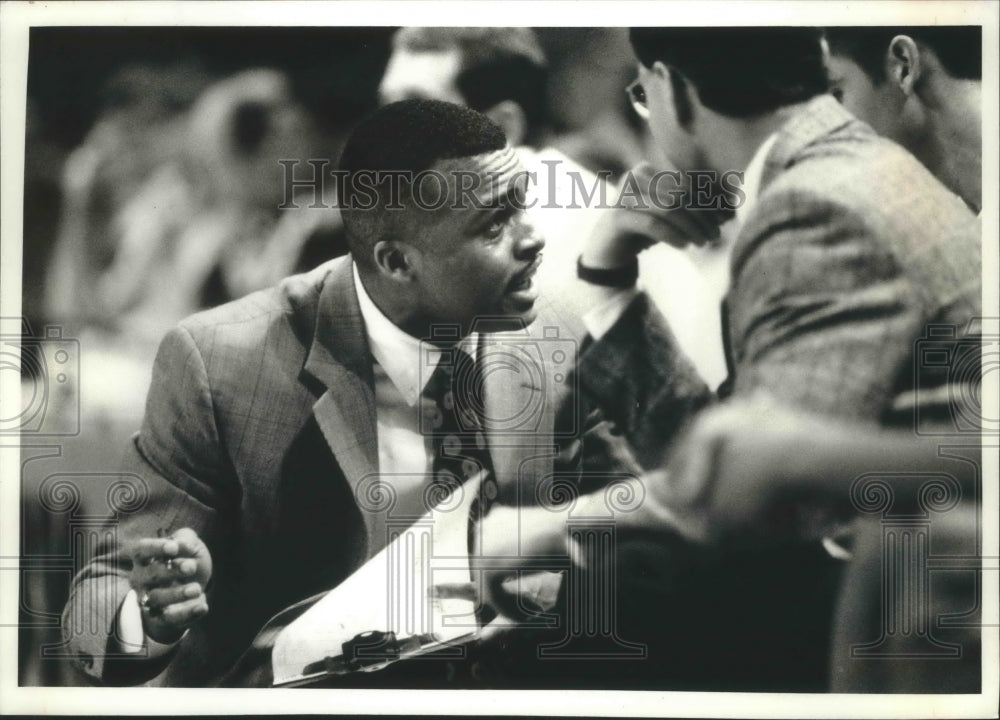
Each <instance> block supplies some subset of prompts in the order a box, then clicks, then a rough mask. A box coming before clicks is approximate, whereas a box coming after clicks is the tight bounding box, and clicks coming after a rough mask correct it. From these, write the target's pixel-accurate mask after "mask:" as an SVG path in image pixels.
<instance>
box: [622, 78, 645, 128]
mask: <svg viewBox="0 0 1000 720" xmlns="http://www.w3.org/2000/svg"><path fill="white" fill-rule="evenodd" d="M625 93H626V94H627V95H628V99H629V101H630V102H631V103H632V109H633V110H635V114H636V115H638V116H639V117H641V118H642V119H643V120H649V105H647V104H646V88H644V87H643V86H642V85H641V84H640V83H639V80H638V78H636V79H635V80H633V81H632V82H631V83H629V86H628V87H627V88H625Z"/></svg>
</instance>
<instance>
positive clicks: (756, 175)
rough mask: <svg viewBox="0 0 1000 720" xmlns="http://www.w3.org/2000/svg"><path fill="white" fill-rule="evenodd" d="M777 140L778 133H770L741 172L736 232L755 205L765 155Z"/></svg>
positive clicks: (758, 194) (762, 174)
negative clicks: (741, 180) (741, 187)
mask: <svg viewBox="0 0 1000 720" xmlns="http://www.w3.org/2000/svg"><path fill="white" fill-rule="evenodd" d="M777 139H778V133H772V134H771V135H770V136H768V138H767V139H766V140H765V141H764V142H762V143H761V145H760V147H759V148H757V152H755V153H754V155H753V158H751V160H750V164H749V165H747V169H746V170H745V171H744V172H743V202H742V204H741V205H740V206H739V207H738V208H736V218H735V225H736V229H737V230H739V228H741V227H743V223H744V222H746V219H747V217H749V215H750V211H751V210H753V208H754V206H755V205H756V204H757V199H758V197H759V196H760V181H761V179H762V178H763V176H764V164H765V162H767V155H768V153H770V152H771V148H772V147H774V143H775V141H776V140H777Z"/></svg>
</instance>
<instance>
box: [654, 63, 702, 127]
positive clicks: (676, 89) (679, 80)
mask: <svg viewBox="0 0 1000 720" xmlns="http://www.w3.org/2000/svg"><path fill="white" fill-rule="evenodd" d="M649 70H650V72H651V73H652V74H653V76H654V77H655V78H656V86H657V87H658V88H660V89H661V92H663V93H664V94H665V96H664V97H665V99H666V100H667V102H668V103H669V104H670V105H671V106H672V107H673V109H674V114H675V116H676V117H677V122H678V123H679V124H680V126H681V127H682V128H684V129H685V130H688V131H690V129H691V123H692V122H693V121H694V115H695V109H694V105H693V103H694V102H695V101H696V100H697V96H696V95H695V93H694V88H693V87H692V86H691V83H689V82H688V81H687V79H686V78H685V77H684V76H683V75H681V74H680V73H679V72H677V70H676V69H672V68H668V67H667V66H666V65H664V64H663V63H662V62H660V61H659V60H657V61H656V62H654V63H653V67H651V68H650V69H649ZM649 92H650V88H646V93H647V94H648V93H649ZM692 98H694V99H692Z"/></svg>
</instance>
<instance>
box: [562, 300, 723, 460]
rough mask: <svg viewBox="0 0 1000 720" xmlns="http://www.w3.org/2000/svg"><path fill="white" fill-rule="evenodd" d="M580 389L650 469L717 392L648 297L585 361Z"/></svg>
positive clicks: (586, 352) (589, 351) (591, 348)
mask: <svg viewBox="0 0 1000 720" xmlns="http://www.w3.org/2000/svg"><path fill="white" fill-rule="evenodd" d="M579 373H580V389H581V393H582V395H583V397H584V399H585V400H586V401H587V402H589V403H591V404H592V405H593V406H594V407H595V408H598V409H599V410H600V412H601V413H602V414H603V416H604V418H605V419H606V420H607V421H609V422H610V423H611V425H612V426H613V428H614V431H615V432H616V433H618V434H620V435H623V436H624V437H625V439H626V440H627V441H628V444H629V446H630V447H631V449H632V451H633V452H634V455H635V458H636V459H637V460H638V462H639V463H640V465H641V466H642V467H644V468H646V469H650V468H653V467H657V466H659V465H661V464H662V462H663V459H664V457H665V456H666V454H667V453H668V451H669V449H670V447H671V444H672V442H673V441H674V440H675V439H676V438H677V435H678V433H679V431H680V429H681V428H682V427H683V426H684V425H685V424H686V423H687V422H688V421H689V420H690V419H691V417H692V416H693V415H694V414H695V413H697V412H698V411H699V410H701V409H702V408H703V407H705V406H706V405H707V404H708V403H709V402H711V401H712V397H713V394H712V392H711V390H709V388H708V386H707V385H706V384H705V382H704V380H702V379H701V376H700V375H699V374H698V372H697V371H696V370H695V368H694V365H693V364H692V363H691V361H690V360H689V359H688V358H687V356H686V355H685V354H684V352H683V351H682V350H681V349H680V347H679V345H678V344H677V341H676V339H675V338H674V336H673V333H672V332H671V331H670V328H669V326H668V324H667V321H666V319H665V318H664V317H663V315H662V314H661V313H660V311H659V310H657V309H656V307H655V306H654V305H653V304H652V302H651V301H650V300H649V297H648V296H647V295H645V294H644V293H641V294H639V295H638V296H637V297H636V298H635V300H633V301H632V303H631V304H630V305H629V306H628V308H627V309H626V310H625V312H624V313H622V316H621V317H620V318H618V321H617V322H616V323H615V324H614V326H613V327H612V328H611V329H610V330H609V331H608V332H607V333H606V334H605V335H604V336H603V337H601V338H600V339H599V340H597V341H594V342H592V343H590V344H589V346H588V347H586V349H585V350H584V351H583V353H582V354H581V357H580V364H579Z"/></svg>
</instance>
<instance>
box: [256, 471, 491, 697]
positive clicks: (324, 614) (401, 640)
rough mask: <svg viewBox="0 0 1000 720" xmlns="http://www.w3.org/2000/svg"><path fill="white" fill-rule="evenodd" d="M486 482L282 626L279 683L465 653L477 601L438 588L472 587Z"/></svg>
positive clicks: (467, 488) (449, 501) (402, 534)
mask: <svg viewBox="0 0 1000 720" xmlns="http://www.w3.org/2000/svg"><path fill="white" fill-rule="evenodd" d="M481 480H482V477H481V475H477V476H475V477H473V478H471V479H469V480H468V481H466V482H465V483H463V484H462V485H460V486H458V487H456V488H455V489H454V490H453V491H452V493H451V494H449V495H448V496H447V497H446V498H445V499H444V500H443V501H442V502H441V503H439V504H438V505H437V506H436V507H434V508H432V509H431V510H430V511H429V512H428V513H427V514H425V515H424V516H423V517H421V518H419V519H418V520H417V521H416V522H414V523H413V524H412V525H410V526H409V527H406V528H405V529H401V530H400V531H399V532H398V534H396V535H395V537H394V538H393V539H392V540H391V541H390V542H389V543H388V545H387V546H386V547H385V548H384V549H383V550H382V551H381V552H379V553H378V554H377V555H376V556H375V557H373V558H372V559H371V560H369V561H368V562H367V563H365V564H364V565H363V566H362V567H360V568H358V570H356V571H355V572H354V574H352V575H351V576H350V577H348V578H347V579H346V580H344V581H343V582H342V583H341V584H340V585H338V586H337V587H336V588H334V589H333V590H331V591H329V592H328V593H326V594H325V595H324V596H323V597H322V598H320V599H319V600H318V601H316V602H315V604H313V605H312V607H310V608H309V609H308V610H306V611H305V612H304V613H302V614H301V615H300V616H299V617H297V618H296V619H295V620H294V621H292V622H291V623H290V624H289V625H288V626H287V627H285V628H284V629H283V630H281V632H280V633H279V634H278V636H277V638H276V639H275V641H274V648H273V650H272V653H271V665H272V671H273V678H274V679H273V686H274V687H295V686H298V685H303V684H308V683H311V682H315V681H316V680H318V679H321V678H322V677H324V676H327V675H345V674H349V673H355V672H376V671H378V670H381V669H383V668H385V667H388V666H389V665H391V664H392V663H394V662H397V661H399V660H405V659H409V658H415V657H418V656H421V655H426V654H429V653H432V652H436V651H441V650H445V649H448V648H452V649H455V652H456V653H458V654H461V653H462V652H463V651H462V649H461V648H460V647H459V646H461V645H462V644H464V643H466V642H469V641H471V640H474V639H475V638H476V637H477V636H478V634H479V624H478V621H477V616H476V611H477V602H476V600H475V599H474V598H473V597H440V596H439V595H438V594H437V593H436V592H435V591H434V588H435V587H437V586H440V585H456V584H467V585H468V584H471V583H470V578H472V572H471V563H470V560H469V547H468V538H469V522H470V517H469V513H470V509H471V506H472V501H473V499H474V498H475V497H476V495H477V494H478V493H479V491H480V485H481ZM473 595H474V594H473Z"/></svg>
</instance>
